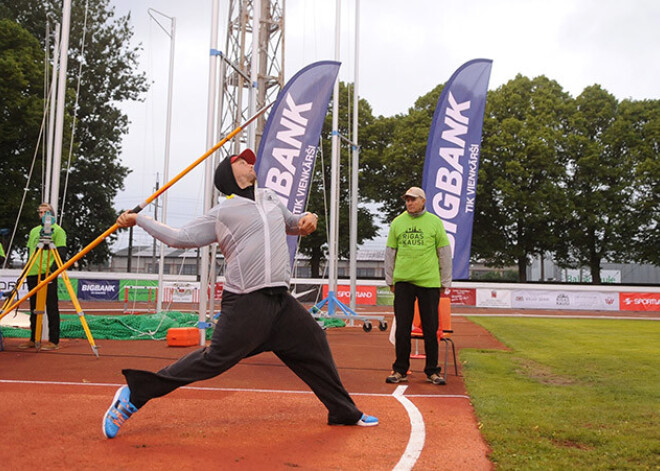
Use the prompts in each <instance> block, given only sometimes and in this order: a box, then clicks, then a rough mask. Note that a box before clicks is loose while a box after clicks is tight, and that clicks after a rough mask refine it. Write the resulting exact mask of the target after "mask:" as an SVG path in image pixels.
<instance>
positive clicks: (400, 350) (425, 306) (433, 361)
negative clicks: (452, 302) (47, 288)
mask: <svg viewBox="0 0 660 471" xmlns="http://www.w3.org/2000/svg"><path fill="white" fill-rule="evenodd" d="M415 299H417V302H418V304H419V317H420V319H421V321H422V331H423V333H424V351H425V353H426V365H425V367H424V373H426V374H427V375H432V374H433V373H439V372H440V368H438V337H437V335H438V334H437V332H438V323H439V321H438V303H439V302H440V288H422V287H420V286H416V285H414V284H412V283H406V282H402V281H400V282H398V283H396V284H395V285H394V316H395V318H396V334H395V341H396V346H395V350H396V360H395V361H394V364H393V365H392V369H393V370H394V371H398V372H399V373H401V374H403V375H405V374H407V372H408V369H409V368H410V332H411V330H412V324H413V318H414V317H415Z"/></svg>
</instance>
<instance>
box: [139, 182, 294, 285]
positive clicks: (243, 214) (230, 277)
mask: <svg viewBox="0 0 660 471" xmlns="http://www.w3.org/2000/svg"><path fill="white" fill-rule="evenodd" d="M255 196H256V198H255V199H256V201H253V200H251V199H249V198H243V197H241V196H236V195H232V196H229V197H227V199H225V200H223V201H221V202H220V203H219V204H218V205H217V206H215V207H213V208H212V209H211V210H210V211H209V212H208V213H206V214H205V215H203V216H200V217H198V218H196V219H194V220H192V221H190V222H189V223H187V224H186V225H184V226H183V227H181V228H178V229H177V228H173V227H170V226H167V225H165V224H162V223H160V222H158V221H155V220H154V219H152V218H150V217H149V216H144V215H141V214H139V215H138V217H137V225H138V226H140V227H141V228H143V229H144V230H145V231H147V232H148V233H149V234H150V235H152V236H153V237H155V238H156V239H158V240H160V241H162V242H163V243H165V244H167V245H168V246H170V247H176V248H193V247H202V246H205V245H209V244H212V243H213V242H217V243H218V247H219V249H220V251H221V252H222V253H223V254H224V256H225V261H226V269H225V289H226V290H228V291H230V292H232V293H236V294H245V293H250V292H252V291H256V290H259V289H262V288H268V287H276V286H284V287H287V288H288V287H289V283H290V281H291V267H290V261H289V260H290V258H289V249H288V247H287V242H286V234H289V235H297V234H298V232H299V231H298V221H299V220H300V219H301V218H302V217H303V216H304V215H305V214H307V213H302V214H293V213H291V211H289V210H288V209H287V207H286V206H284V204H283V203H282V202H281V201H280V199H279V198H278V197H277V195H276V194H275V192H273V191H272V190H269V189H257V190H256V195H255Z"/></svg>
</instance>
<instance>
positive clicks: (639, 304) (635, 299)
mask: <svg viewBox="0 0 660 471" xmlns="http://www.w3.org/2000/svg"><path fill="white" fill-rule="evenodd" d="M619 309H620V310H622V311H660V293H619Z"/></svg>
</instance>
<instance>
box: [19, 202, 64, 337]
mask: <svg viewBox="0 0 660 471" xmlns="http://www.w3.org/2000/svg"><path fill="white" fill-rule="evenodd" d="M38 212H39V219H40V220H41V221H42V223H43V224H40V225H38V226H36V227H34V228H33V229H32V230H31V231H30V236H29V238H28V243H27V247H28V250H29V255H30V257H29V259H28V260H32V257H33V256H35V252H36V251H37V249H38V245H39V242H40V241H41V240H42V239H44V240H48V238H50V241H51V245H54V246H55V247H56V248H57V251H58V253H59V255H60V258H62V259H64V256H65V250H66V233H65V232H64V229H62V228H61V227H60V226H58V225H57V224H55V222H54V220H55V218H54V217H53V207H52V206H51V205H50V204H48V203H41V204H40V205H39V210H38ZM51 218H52V219H51ZM48 248H49V246H48V245H46V246H44V247H43V249H44V250H43V251H42V252H41V254H37V255H36V256H37V260H36V261H35V262H34V264H33V265H32V267H31V268H30V271H29V272H28V273H27V276H26V280H27V285H28V290H32V289H33V288H34V287H36V286H37V285H38V284H39V281H41V280H43V279H45V278H46V276H47V275H48V274H50V273H52V272H53V271H54V270H55V269H56V268H57V267H56V266H55V255H54V254H53V253H50V251H49V250H47V249H48ZM58 301H59V299H58V297H57V278H55V279H54V280H53V281H51V282H50V283H48V287H47V291H46V314H47V315H48V342H44V343H43V344H42V345H41V350H57V349H58V348H60V347H59V344H60V308H59V303H58ZM36 307H37V295H36V294H34V295H33V296H32V297H30V341H29V342H25V343H22V344H20V345H19V346H18V347H19V348H33V347H34V346H35V343H34V342H35V335H36V330H37V316H36V314H35V313H34V311H35V309H36Z"/></svg>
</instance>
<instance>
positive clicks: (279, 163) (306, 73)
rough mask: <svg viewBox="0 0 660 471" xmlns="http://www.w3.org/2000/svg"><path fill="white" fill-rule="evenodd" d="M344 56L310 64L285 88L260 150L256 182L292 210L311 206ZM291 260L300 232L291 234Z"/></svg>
mask: <svg viewBox="0 0 660 471" xmlns="http://www.w3.org/2000/svg"><path fill="white" fill-rule="evenodd" d="M340 65H341V64H340V63H339V62H334V61H321V62H315V63H313V64H310V65H308V66H307V67H305V68H304V69H302V70H301V71H300V72H298V73H297V74H296V75H294V76H293V77H292V78H291V80H289V82H288V83H287V84H286V85H285V87H284V88H283V89H282V90H281V91H280V93H279V95H278V97H277V101H276V102H275V105H274V106H273V110H272V111H271V112H270V115H269V116H268V121H267V122H266V126H265V128H264V133H263V136H262V138H261V143H260V144H259V151H258V152H257V163H256V165H255V172H256V173H257V184H258V185H259V187H260V188H270V189H271V190H273V191H274V192H275V193H276V194H277V196H278V197H279V198H280V200H281V201H282V203H283V204H284V205H285V206H286V207H287V208H289V211H291V212H292V213H293V214H300V213H302V212H304V211H305V210H306V207H307V196H308V194H309V188H310V186H311V184H312V178H313V176H314V162H315V160H316V149H317V148H318V144H319V138H320V137H321V130H322V129H323V122H324V121H325V115H326V113H327V111H328V102H329V101H330V95H331V94H332V91H333V89H334V84H335V81H336V80H337V74H338V73H339V66H340ZM287 243H288V245H289V253H290V255H291V265H293V261H294V258H295V254H296V245H297V243H298V237H297V236H288V238H287Z"/></svg>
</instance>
